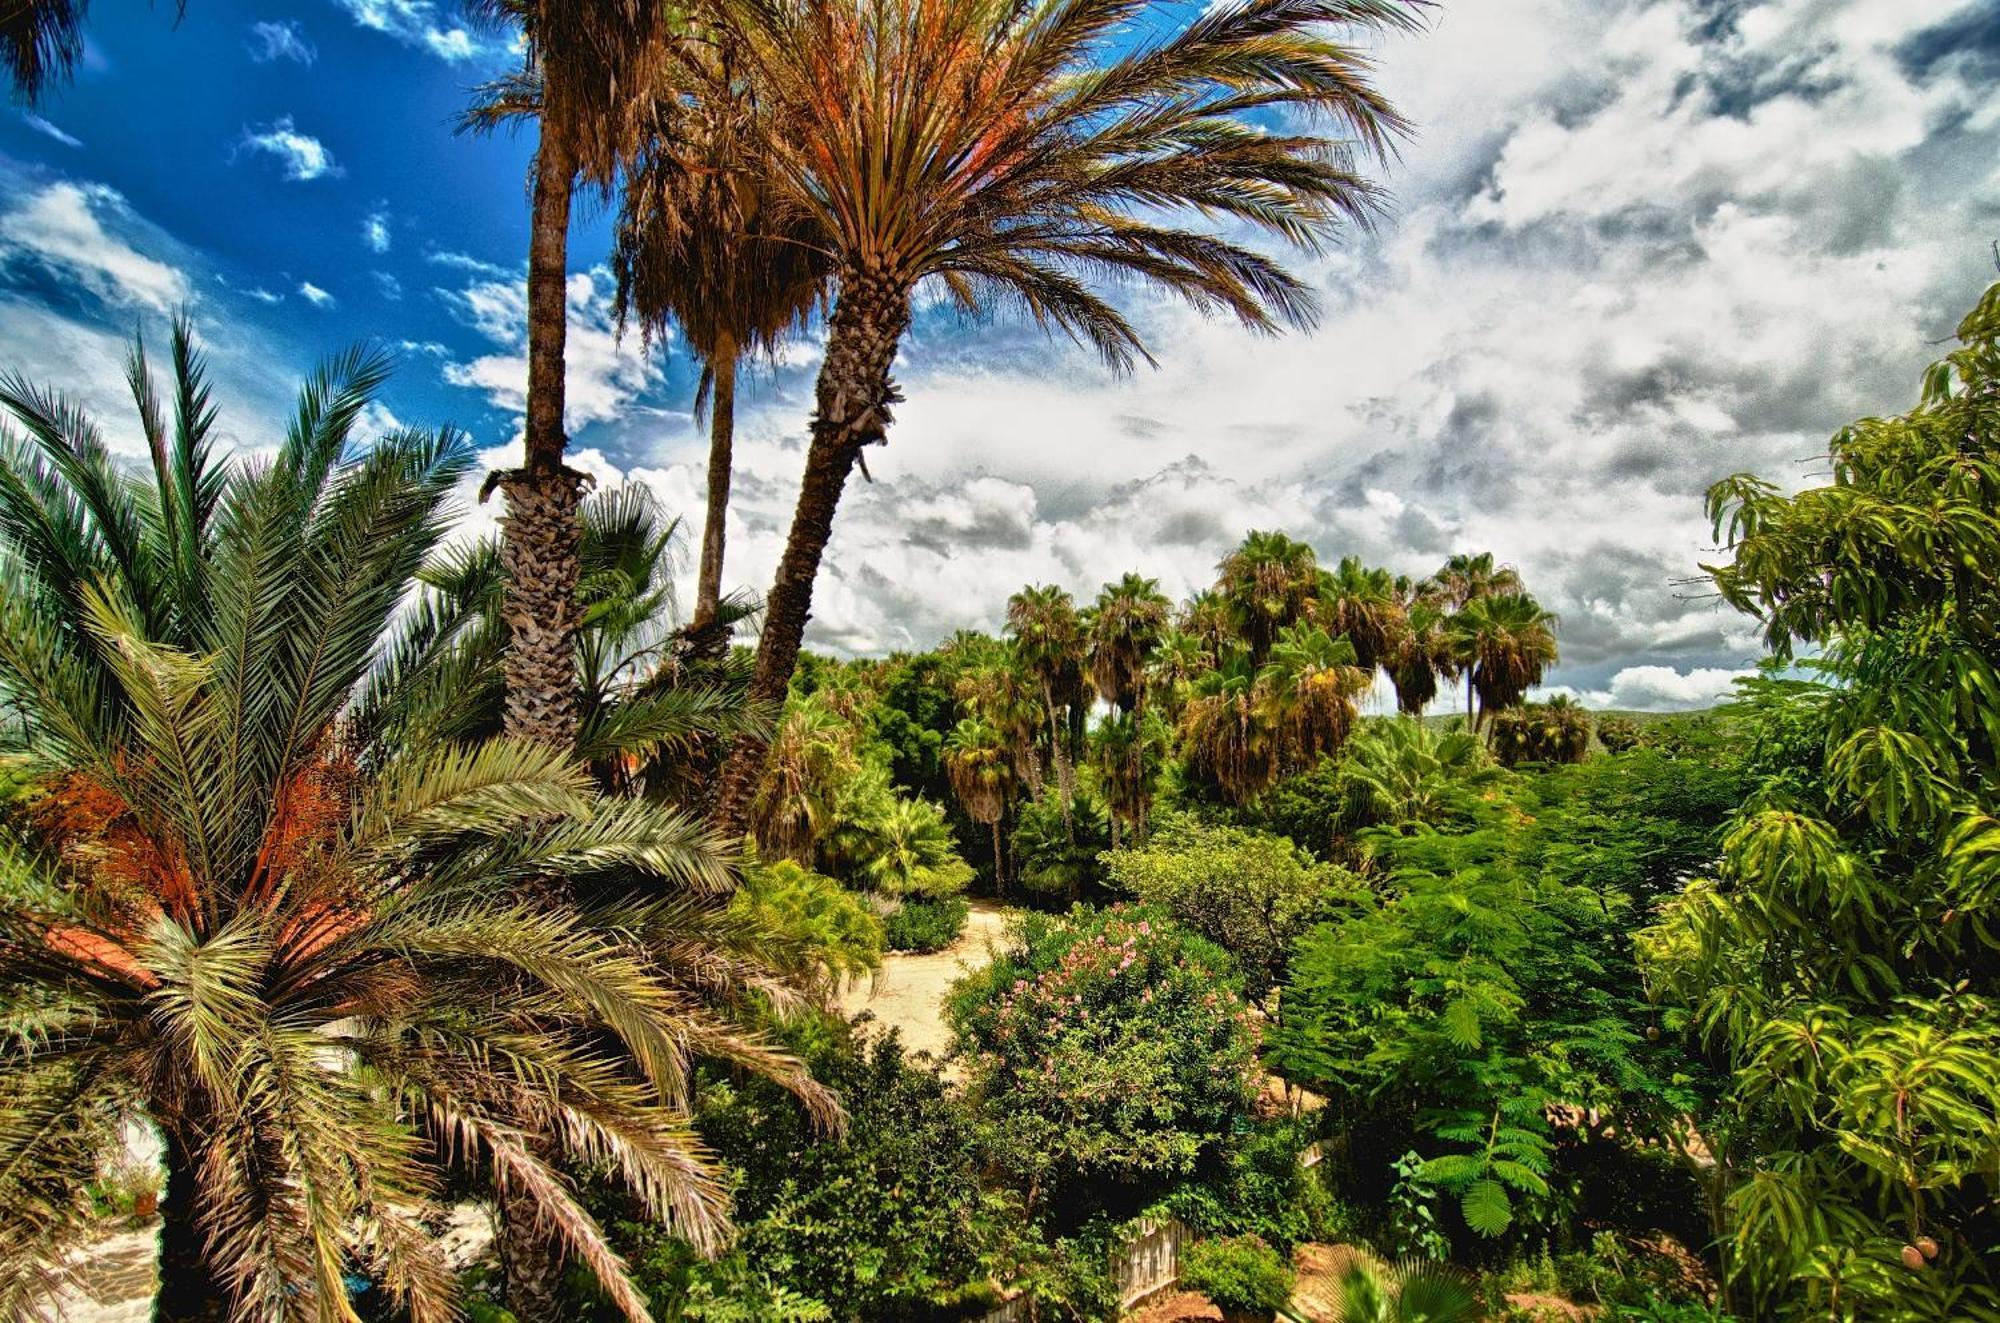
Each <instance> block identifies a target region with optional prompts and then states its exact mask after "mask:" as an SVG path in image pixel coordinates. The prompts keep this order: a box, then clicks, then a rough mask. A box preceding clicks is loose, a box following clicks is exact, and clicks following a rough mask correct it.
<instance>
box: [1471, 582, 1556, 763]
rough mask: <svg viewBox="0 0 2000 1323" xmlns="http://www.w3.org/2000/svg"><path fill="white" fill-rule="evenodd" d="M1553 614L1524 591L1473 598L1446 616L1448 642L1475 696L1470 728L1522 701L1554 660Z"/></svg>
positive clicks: (1476, 727) (1477, 727) (1554, 622)
mask: <svg viewBox="0 0 2000 1323" xmlns="http://www.w3.org/2000/svg"><path fill="white" fill-rule="evenodd" d="M1555 627H1556V617H1555V615H1554V614H1553V613H1552V612H1549V611H1545V610H1543V609H1542V607H1541V605H1540V604H1539V603H1538V602H1536V601H1535V599H1534V598H1532V597H1530V596H1528V595H1527V594H1526V593H1518V592H1515V593H1499V594H1495V595H1493V596H1488V597H1476V598H1474V599H1473V600H1472V601H1470V602H1468V603H1467V604H1466V606H1465V608H1464V609H1463V610H1461V611H1460V612H1459V613H1458V614H1457V615H1455V616H1453V617H1452V618H1451V625H1450V634H1451V639H1452V647H1453V649H1454V651H1455V652H1456V653H1457V655H1458V661H1459V665H1460V666H1462V667H1463V668H1464V669H1465V672H1466V682H1467V684H1468V685H1469V686H1470V687H1471V688H1472V690H1473V691H1474V692H1475V693H1477V694H1478V695H1479V711H1478V714H1477V715H1476V716H1475V717H1474V719H1473V723H1472V725H1473V729H1474V730H1477V729H1479V727H1480V726H1482V725H1484V724H1485V721H1486V715H1487V713H1489V712H1498V711H1500V710H1501V709H1503V708H1509V707H1512V706H1514V704H1516V703H1518V702H1520V701H1521V698H1522V695H1524V694H1526V693H1527V692H1528V690H1529V689H1530V688H1531V687H1532V686H1534V685H1538V684H1540V683H1541V682H1542V675H1543V672H1544V671H1546V670H1547V668H1548V667H1549V666H1551V665H1553V664H1554V663H1555V660H1556V636H1555Z"/></svg>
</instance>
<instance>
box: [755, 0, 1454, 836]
mask: <svg viewBox="0 0 2000 1323" xmlns="http://www.w3.org/2000/svg"><path fill="white" fill-rule="evenodd" d="M722 3H723V5H724V9H725V12H726V14H727V17H728V21H729V23H730V24H731V26H732V28H733V29H734V30H735V32H736V33H737V35H738V36H739V37H740V38H741V40H742V43H743V51H744V63H743V69H744V74H745V78H746V81H747V82H748V83H749V84H750V85H752V86H753V87H755V88H756V95H757V107H758V114H757V115H756V117H755V121H754V122H755V125H756V128H757V133H758V148H757V151H756V152H755V153H753V155H752V158H751V159H753V160H755V161H756V162H757V163H758V168H759V169H760V170H763V171H765V172H766V175H767V178H768V181H769V189H770V197H771V200H772V203H773V205H776V206H779V207H781V208H782V209H784V210H785V211H787V212H788V213H791V214H796V215H797V216H798V217H799V218H800V219H801V221H802V222H803V223H804V224H805V225H806V226H807V227H808V229H809V230H811V231H812V232H813V233H814V235H815V242H816V243H817V245H818V246H819V247H820V248H821V249H822V250H823V251H825V252H826V253H827V254H828V256H829V258H830V259H831V261H832V264H833V267H834V281H833V287H834V298H833V306H832V310H831V313H830V315H829V318H828V323H827V345H826V354H825V358H824V361H823V363H822V366H821V369H820V374H819V380H818V382H817V385H816V387H815V395H814V401H815V409H814V413H813V418H812V424H811V430H812V436H811V442H810V445H809V447H808V450H807V455H806V465H805V474H804V477H803V480H802V482H801V484H800V492H799V503H798V507H797V510H796V512H795V513H794V515H793V519H792V526H791V531H790V533H789V535H788V537H787V540H786V545H785V551H784V554H783V556H782V558H781V559H780V561H779V566H778V573H777V578H776V580H775V582H774V583H773V585H772V588H771V592H770V595H769V597H768V599H767V602H768V611H767V614H766V617H765V623H764V631H763V634H762V637H761V638H760V640H759V642H758V647H757V663H756V671H755V676H754V679H753V692H754V694H755V696H756V697H758V698H760V699H763V700H766V701H769V700H771V699H774V698H775V697H777V696H778V695H781V694H782V693H783V692H784V689H785V685H786V683H787V681H788V679H789V677H790V675H791V673H792V669H793V666H794V664H795V662H796V660H797V657H798V650H799V647H800V644H801V642H802V640H803V638H804V634H805V626H806V618H807V615H808V614H809V612H810V610H811V606H812V589H813V581H814V579H815V577H816V576H817V574H818V571H819V563H820V558H821V556H822V555H823V554H824V552H825V550H826V544H827V539H828V538H829V537H830V536H831V534H832V531H833V517H834V512H835V510H836V509H837V507H838V505H839V502H840V496H841V492H842V491H843V489H844V488H845V486H846V483H847V478H848V475H849V473H850V472H851V471H852V470H853V468H854V466H855V464H856V463H857V462H858V460H859V457H860V454H861V451H862V448H863V447H865V446H868V445H872V444H877V443H880V442H882V441H884V440H885V439H886V437H887V434H888V428H889V424H890V410H891V408H892V406H893V405H894V404H895V402H896V401H897V399H898V398H899V397H898V395H897V392H896V388H895V385H894V383H893V382H892V380H891V373H892V370H893V368H894V364H895V359H896V354H897V350H898V348H899V347H900V346H901V344H902V340H903V336H904V334H905V332H906V331H907V330H908V329H909V325H910V314H911V299H912V297H913V296H914V295H915V294H916V292H917V290H918V287H919V286H921V285H924V284H925V283H927V282H935V283H938V284H940V285H942V286H943V288H944V290H945V292H946V293H948V294H949V295H950V296H951V297H952V298H953V299H954V300H955V301H956V302H957V303H958V304H959V305H960V306H961V307H966V308H979V307H983V306H986V305H988V304H990V303H992V302H993V301H995V300H998V299H1011V300H1013V301H1015V302H1017V303H1018V304H1020V305H1021V306H1022V307H1024V308H1026V309H1027V311H1028V312H1029V313H1030V314H1031V315H1032V316H1033V317H1034V318H1035V319H1036V321H1037V322H1038V323H1039V324H1041V325H1043V326H1046V327H1050V328H1055V329H1060V330H1062V331H1064V332H1066V333H1068V334H1069V335H1071V336H1073V337H1075V338H1077V339H1079V340H1082V341H1085V342H1087V343H1089V344H1090V345H1092V346H1093V347H1094V348H1096V349H1097V350H1098V352H1099V353H1100V354H1101V355H1102V356H1103V357H1104V359H1105V361H1106V362H1107V363H1108V364H1110V365H1111V366H1112V367H1114V368H1124V367H1126V366H1129V365H1130V364H1131V363H1132V362H1133V361H1134V360H1136V359H1149V355H1147V353H1146V349H1145V345H1144V343H1143V341H1142V340H1141V338H1140V336H1139V334H1138V332H1137V330H1136V329H1135V328H1134V327H1133V326H1132V325H1131V323H1129V322H1128V321H1127V320H1126V319H1125V318H1124V317H1123V316H1122V315H1121V314H1120V313H1119V312H1118V311H1117V310H1116V309H1115V308H1113V307H1112V306H1111V305H1110V304H1109V303H1107V302H1105V301H1104V300H1103V299H1102V298H1100V297H1099V296H1098V295H1097V294H1096V293H1095V292H1093V291H1092V289H1091V288H1090V286H1089V285H1088V284H1086V283H1085V280H1084V278H1083V277H1084V276H1085V275H1090V276H1098V275H1128V276H1132V277H1136V278H1138V279H1140V280H1143V281H1145V282H1147V283H1149V284H1151V285H1154V286H1156V287H1158V288H1161V289H1163V290H1165V291H1167V292H1169V293H1172V294H1175V295H1178V296H1180V297H1181V298H1183V299H1185V300H1187V301H1188V302H1189V303H1191V304H1192V305H1193V306H1194V307H1196V308H1198V309H1201V310H1203V311H1215V312H1226V313H1229V314H1232V315H1234V316H1236V317H1237V318H1238V319H1239V320H1240V321H1242V322H1243V324H1245V325H1246V326H1249V327H1251V328H1253V329H1256V330H1261V331H1273V330H1276V329H1278V328H1279V327H1281V326H1285V325H1304V324H1307V323H1309V322H1310V321H1311V320H1312V316H1313V305H1312V301H1311V295H1310V291H1309V290H1308V289H1307V287H1306V286H1305V285H1304V284H1303V283H1302V282H1300V281H1299V280H1298V279H1297V278H1295V277H1294V276H1292V275H1291V274H1289V273H1288V272H1286V271H1285V270H1284V269H1283V268H1282V267H1281V266H1279V265H1278V264H1277V263H1276V262H1274V261H1272V260H1270V259H1269V258H1267V257H1265V256H1263V255H1261V254H1259V253H1257V252H1254V251H1252V250H1251V249H1249V248H1247V247H1244V246H1241V245H1239V244H1236V243H1233V242H1231V241H1229V240H1227V239H1223V238H1219V237H1217V236H1215V235H1213V234H1210V233H1204V232H1200V231H1197V230H1194V229H1183V228H1177V227H1176V225H1175V224H1174V221H1175V219H1176V218H1177V217H1179V216H1190V215H1199V216H1200V217H1202V218H1203V219H1204V220H1207V219H1209V218H1225V219H1227V220H1231V221H1235V222H1239V223H1241V224H1243V225H1245V226H1248V227H1251V228H1254V229H1257V230H1260V231H1263V232H1264V233H1266V234H1269V235H1272V236H1274V237H1276V238H1279V239H1282V240H1284V241H1286V242H1288V243H1293V244H1306V245H1310V244H1312V243H1315V242H1317V241H1319V240H1320V239H1321V238H1322V237H1324V236H1326V235H1327V234H1329V233H1331V232H1332V231H1333V230H1334V228H1335V227H1336V226H1337V224H1338V223H1339V222H1340V221H1341V220H1343V219H1348V220H1365V219H1367V218H1368V217H1369V216H1370V215H1372V213H1373V210H1374V209H1375V207H1376V205H1377V203H1378V201H1379V194H1378V192H1377V190H1376V188H1375V187H1374V185H1372V184H1371V183H1370V182H1369V181H1368V180H1367V179H1365V178H1364V177H1363V176H1362V175H1361V174H1359V173H1358V171H1357V169H1356V166H1355V163H1354V161H1355V149H1359V150H1360V151H1364V152H1374V153H1381V152H1383V151H1385V150H1386V149H1387V146H1388V143H1389V141H1390V139H1391V137H1392V135H1393V134H1394V133H1396V132H1397V131H1398V130H1399V129H1401V127H1402V121H1401V119H1400V118H1399V117H1398V116H1397V114H1396V112H1395V111H1394V109H1393V108H1391V107H1390V106H1389V104H1388V103H1387V101H1386V100H1385V99H1384V98H1383V97H1381V95H1380V94H1379V93H1377V92H1376V91H1375V89H1374V88H1373V87H1372V86H1371V85H1370V83H1369V81H1368V65H1367V61H1366V60H1365V58H1363V57H1362V56H1361V55H1360V54H1359V53H1358V52H1357V51H1356V50H1354V49H1353V48H1351V47H1348V46H1345V45H1343V44H1341V43H1340V42H1339V41H1338V40H1336V39H1335V37H1334V36H1332V35H1331V32H1330V28H1329V25H1330V24H1335V23H1348V24H1353V25H1357V26H1361V27H1370V28H1381V27H1385V26H1409V25H1411V24H1413V23H1414V21H1415V15H1416V13H1417V12H1418V10H1417V8H1416V7H1415V6H1414V5H1406V4H1402V3H1397V2H1396V0H1240V2H1239V3H1233V4H1225V5H1223V6H1220V7H1216V8H1211V9H1210V10H1208V11H1207V12H1205V13H1203V14H1202V15H1200V16H1199V17H1195V18H1193V19H1192V20H1190V21H1189V22H1188V23H1187V24H1186V26H1185V27H1183V28H1182V29H1181V30H1180V31H1179V32H1177V33H1175V34H1173V35H1171V36H1168V37H1166V38H1165V39H1163V40H1158V41H1156V40H1153V39H1151V29H1152V25H1153V24H1154V23H1155V22H1156V21H1157V19H1158V16H1159V11H1157V10H1155V9H1153V8H1150V7H1148V6H1145V5H1143V4H1141V3H1139V2H1138V0H1051V3H1050V4H1048V5H1044V6H1022V5H1017V4H1008V3H1000V2H998V0H882V2H881V3H868V4H859V3H853V2H852V0H722ZM1120 48H1123V49H1124V51H1125V53H1123V54H1119V55H1108V54H1107V52H1108V51H1112V50H1117V49H1120ZM1280 109H1290V110H1296V111H1300V112H1306V113H1318V114H1322V115H1324V116H1326V117H1328V118H1330V119H1331V120H1333V121H1336V122H1338V123H1339V124H1340V125H1341V126H1343V129H1344V131H1345V132H1346V133H1347V134H1349V135H1350V139H1351V140H1350V141H1349V142H1348V143H1344V144H1343V143H1336V142H1334V141H1332V140H1331V139H1328V138H1324V137H1318V136H1312V135H1309V134H1305V135H1302V134H1296V133H1288V132H1283V131H1269V128H1268V126H1267V125H1264V124H1252V123H1251V122H1249V120H1250V117H1251V116H1253V115H1256V114H1257V113H1259V112H1268V111H1273V110H1280ZM763 755H764V750H763V748H762V747H761V746H760V745H759V743H758V742H757V741H755V740H743V741H739V743H738V746H737V748H736V750H735V751H734V753H733V754H732V756H731V759H730V762H729V764H728V766H727V767H726V769H725V772H724V777H723V784H722V787H721V791H720V794H719V797H718V804H717V812H716V821H717V822H718V824H719V825H721V826H722V827H723V828H724V829H725V830H732V831H733V830H736V829H738V828H739V827H740V825H741V823H742V820H743V811H744V808H745V807H746V806H747V804H748V802H749V796H750V792H751V789H752V787H753V786H754V785H755V782H756V772H757V767H758V765H759V763H760V762H761V761H762V759H763Z"/></svg>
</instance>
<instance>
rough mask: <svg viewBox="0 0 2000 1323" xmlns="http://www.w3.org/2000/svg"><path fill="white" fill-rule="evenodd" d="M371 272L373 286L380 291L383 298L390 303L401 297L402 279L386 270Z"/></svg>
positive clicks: (397, 300)
mask: <svg viewBox="0 0 2000 1323" xmlns="http://www.w3.org/2000/svg"><path fill="white" fill-rule="evenodd" d="M373 274H374V277H375V286H376V288H377V289H379V290H380V291H381V292H382V297H383V298H385V299H387V300H389V301H390V302H391V303H395V302H399V301H400V300H401V299H402V297H403V282H402V281H400V280H398V279H396V277H395V276H394V275H393V274H391V273H390V272H387V271H377V272H374V273H373Z"/></svg>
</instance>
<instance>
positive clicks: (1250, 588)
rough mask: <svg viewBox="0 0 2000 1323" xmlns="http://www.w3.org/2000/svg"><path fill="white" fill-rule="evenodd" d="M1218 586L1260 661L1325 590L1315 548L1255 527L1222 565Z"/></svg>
mask: <svg viewBox="0 0 2000 1323" xmlns="http://www.w3.org/2000/svg"><path fill="white" fill-rule="evenodd" d="M1218 568H1219V569H1220V571H1221V577H1220V578H1219V579H1217V580H1216V584H1215V591H1216V594H1217V595H1218V596H1219V597H1220V598H1221V599H1222V602H1223V605H1224V606H1225V608H1226V609H1227V612H1228V619H1229V629H1230V633H1231V634H1232V635H1233V636H1234V637H1235V638H1236V639H1237V640H1239V641H1240V642H1241V643H1242V644H1243V646H1245V647H1246V648H1248V649H1249V650H1250V664H1251V665H1252V666H1261V665H1263V664H1264V658H1265V657H1266V656H1267V655H1269V653H1270V651H1271V644H1272V642H1273V641H1274V640H1276V639H1277V637H1278V634H1279V631H1281V630H1284V629H1286V628H1289V627H1290V626H1292V625H1294V624H1296V623H1298V622H1299V621H1300V620H1303V619H1305V617H1306V616H1307V615H1308V614H1309V613H1310V612H1311V611H1312V610H1313V607H1314V605H1315V603H1316V600H1317V599H1318V596H1319V591H1320V568H1319V560H1318V558H1317V557H1316V556H1314V555H1313V549H1312V548H1311V547H1309V546H1307V545H1306V544H1305V543H1303V542H1298V541H1294V540H1293V539H1291V538H1289V537H1287V536H1285V535H1284V534H1283V533H1263V532H1252V533H1251V534H1250V535H1249V536H1247V537H1245V538H1244V539H1243V545H1241V546H1239V547H1238V548H1236V550H1234V551H1232V552H1230V553H1229V554H1228V555H1227V556H1225V557H1224V558H1223V560H1222V564H1221V565H1220V566H1219V567H1218Z"/></svg>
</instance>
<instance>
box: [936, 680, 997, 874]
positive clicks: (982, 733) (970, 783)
mask: <svg viewBox="0 0 2000 1323" xmlns="http://www.w3.org/2000/svg"><path fill="white" fill-rule="evenodd" d="M944 767H945V774H946V775H947V776H949V777H950V778H951V789H952V793H953V794H955V795H957V796H958V802H959V803H960V804H962V805H963V806H964V807H965V813H966V816H967V817H969V818H971V819H972V820H973V821H974V822H977V823H982V824H984V825H985V826H986V827H987V828H988V829H989V830H990V831H991V832H992V833H993V889H994V892H995V894H997V895H1005V894H1006V893H1007V869H1006V864H1005V861H1004V859H1003V856H1002V853H1001V848H1000V823H1001V821H1002V820H1003V819H1004V818H1005V817H1006V816H1007V805H1008V803H1009V801H1010V800H1012V798H1013V790H1014V768H1013V762H1012V755H1011V753H1010V751H1009V749H1008V743H1007V740H1006V739H1005V737H1003V736H1002V735H1001V734H1000V732H999V731H997V730H995V729H994V728H993V727H992V726H990V725H988V724H987V723H986V722H983V721H981V720H979V719H978V718H977V717H966V718H964V719H963V720H961V721H960V722H959V723H958V724H957V725H956V726H953V727H952V729H951V734H950V735H948V736H946V737H945V742H944Z"/></svg>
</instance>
